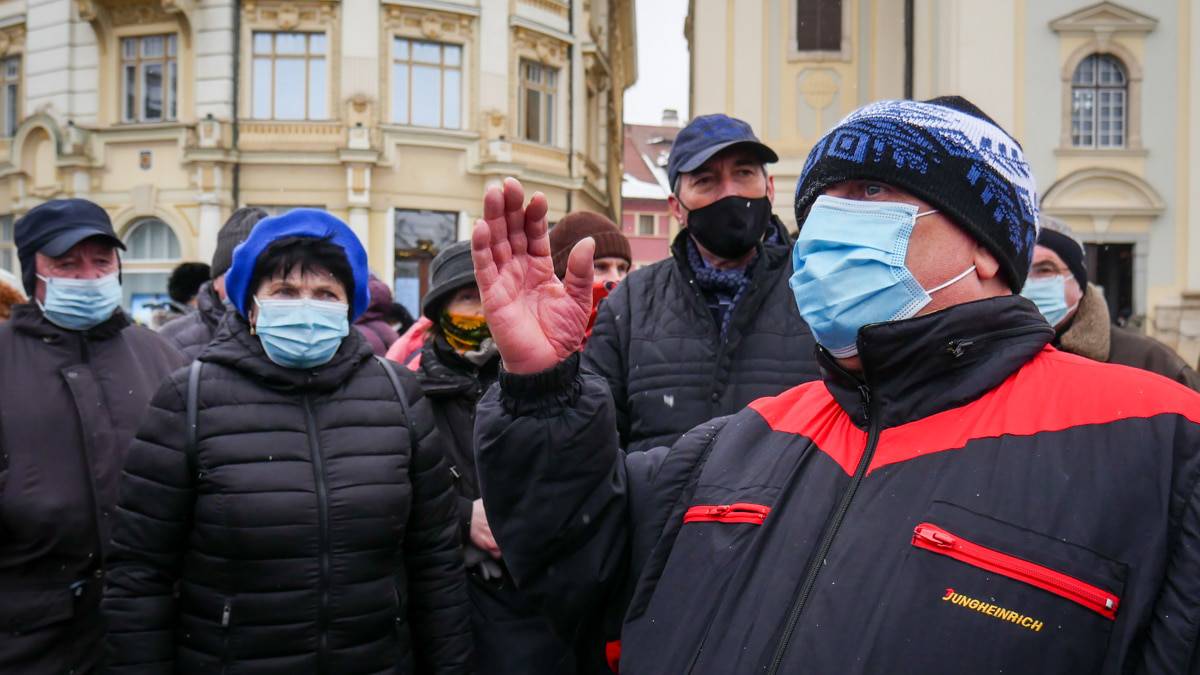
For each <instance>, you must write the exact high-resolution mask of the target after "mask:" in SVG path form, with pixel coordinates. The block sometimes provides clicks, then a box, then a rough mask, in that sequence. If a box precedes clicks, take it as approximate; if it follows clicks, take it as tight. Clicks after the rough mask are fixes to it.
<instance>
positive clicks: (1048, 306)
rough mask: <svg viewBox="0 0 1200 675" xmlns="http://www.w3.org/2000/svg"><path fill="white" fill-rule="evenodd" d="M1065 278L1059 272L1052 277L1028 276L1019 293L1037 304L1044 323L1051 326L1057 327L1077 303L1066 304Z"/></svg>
mask: <svg viewBox="0 0 1200 675" xmlns="http://www.w3.org/2000/svg"><path fill="white" fill-rule="evenodd" d="M1066 284H1067V278H1066V277H1064V276H1062V275H1061V274H1060V275H1058V276H1053V277H1041V278H1037V279H1033V278H1030V279H1029V280H1028V281H1026V282H1025V288H1022V289H1021V295H1023V296H1024V297H1026V298H1028V299H1029V300H1031V301H1032V302H1033V304H1035V305H1037V308H1038V311H1039V312H1041V313H1042V316H1044V317H1046V323H1048V324H1050V327H1051V328H1057V327H1058V324H1060V323H1062V321H1063V319H1065V318H1066V317H1067V314H1070V313H1071V310H1073V309H1075V308H1076V307H1078V306H1079V303H1075V304H1074V305H1072V306H1070V307H1068V306H1067V290H1066Z"/></svg>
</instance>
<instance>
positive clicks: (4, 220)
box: [0, 214, 17, 274]
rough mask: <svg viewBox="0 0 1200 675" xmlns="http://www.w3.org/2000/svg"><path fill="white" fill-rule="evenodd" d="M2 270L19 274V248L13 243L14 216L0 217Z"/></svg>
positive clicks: (0, 262) (0, 266) (0, 263)
mask: <svg viewBox="0 0 1200 675" xmlns="http://www.w3.org/2000/svg"><path fill="white" fill-rule="evenodd" d="M0 269H5V270H8V271H9V272H12V273H13V274H16V273H17V246H16V243H15V242H14V241H13V216H12V214H5V215H3V216H0Z"/></svg>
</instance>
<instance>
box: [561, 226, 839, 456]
mask: <svg viewBox="0 0 1200 675" xmlns="http://www.w3.org/2000/svg"><path fill="white" fill-rule="evenodd" d="M776 228H777V229H779V230H780V232H779V235H778V236H779V238H780V239H781V240H782V241H784V242H786V245H780V244H776V245H771V244H768V245H765V246H763V247H762V248H761V249H760V253H759V255H758V257H757V258H755V260H754V262H753V263H751V265H752V267H751V282H750V283H751V286H750V289H749V290H748V291H747V292H746V294H745V297H743V298H742V299H741V300H740V301H739V302H738V303H737V305H736V306H735V307H734V310H733V311H734V315H733V317H732V320H731V321H730V324H729V329H728V334H727V335H726V337H725V339H724V340H722V339H721V330H720V326H718V325H717V323H716V321H715V320H714V319H713V315H712V312H710V311H709V308H708V305H707V303H706V300H705V299H704V294H703V293H702V292H701V291H700V289H699V288H697V286H696V282H695V275H694V274H693V273H692V268H691V266H690V265H689V264H688V261H687V250H686V244H687V241H686V239H687V236H688V235H687V231H686V230H684V231H683V232H680V233H679V236H677V237H676V238H675V241H674V243H673V244H672V245H671V252H672V257H671V258H669V259H667V260H661V261H659V262H657V263H654V264H653V265H649V266H647V267H644V268H642V269H640V270H637V271H636V272H634V273H633V274H630V275H629V276H628V277H626V279H625V280H624V281H622V282H621V283H620V285H618V286H617V288H616V290H615V291H613V293H612V294H611V295H609V296H608V298H606V299H605V300H604V302H603V303H602V304H601V305H600V311H599V314H598V316H597V318H596V328H595V330H594V331H593V332H592V336H591V338H590V339H589V340H588V343H587V350H586V351H585V352H584V356H583V364H584V367H585V368H587V369H588V370H591V371H593V372H595V373H597V374H598V375H601V376H603V377H604V378H605V379H606V380H608V386H609V388H610V389H611V390H612V395H613V402H614V403H615V404H616V413H617V429H618V430H619V431H620V435H621V444H622V445H623V446H624V447H625V448H626V449H627V450H629V451H634V450H648V449H649V448H652V447H654V446H656V445H664V444H665V445H670V444H671V443H673V442H675V440H676V439H678V438H679V437H680V436H681V435H683V433H684V432H685V431H687V430H688V429H691V428H692V427H694V426H696V425H697V424H700V423H701V422H703V421H705V420H708V419H711V418H713V417H717V416H719V415H728V414H730V413H733V412H736V411H738V410H741V409H742V407H743V406H745V405H746V404H747V403H749V402H751V401H753V400H755V399H757V398H761V397H763V396H773V395H775V394H778V393H780V392H782V391H784V390H786V389H788V388H789V387H793V386H795V385H797V384H800V383H801V382H807V381H809V380H814V379H816V378H817V377H818V373H817V366H816V363H815V361H814V360H813V348H814V343H813V338H812V333H811V332H809V330H808V326H807V325H805V323H804V320H803V319H801V318H800V313H799V312H798V311H797V310H796V302H795V300H794V299H793V297H792V291H791V289H789V288H788V278H789V277H790V276H791V274H792V261H791V246H790V244H791V240H790V239H789V238H788V236H787V233H786V232H784V231H782V226H781V225H779V224H778V223H776Z"/></svg>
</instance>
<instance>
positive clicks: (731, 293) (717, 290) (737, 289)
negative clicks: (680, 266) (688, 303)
mask: <svg viewBox="0 0 1200 675" xmlns="http://www.w3.org/2000/svg"><path fill="white" fill-rule="evenodd" d="M687 255H688V265H689V266H690V267H691V268H692V274H694V275H695V277H696V285H697V286H699V287H700V290H701V291H703V292H704V297H705V298H706V299H707V300H708V309H709V311H710V312H712V315H713V319H715V320H716V322H717V325H719V326H720V327H721V338H722V339H724V337H725V334H726V333H727V332H728V331H729V321H730V319H731V318H732V317H733V309H734V307H736V306H737V303H738V301H740V300H741V299H742V297H743V296H744V295H745V294H746V290H747V289H749V288H750V265H746V266H745V267H742V268H738V269H732V270H722V269H717V268H716V267H713V266H711V265H709V264H708V262H706V261H705V260H704V257H703V256H701V255H700V250H699V249H697V248H696V244H695V242H693V241H692V238H691V237H688V239H687Z"/></svg>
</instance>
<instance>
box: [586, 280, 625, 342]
mask: <svg viewBox="0 0 1200 675" xmlns="http://www.w3.org/2000/svg"><path fill="white" fill-rule="evenodd" d="M616 287H617V282H615V281H597V282H596V283H594V284H592V313H591V315H590V316H589V317H588V324H587V333H586V334H585V337H584V338H583V344H584V345H587V339H588V338H589V337H591V336H592V328H594V327H595V326H596V312H598V311H599V310H600V303H601V302H602V301H603V300H604V299H605V298H607V297H608V294H609V293H611V292H612V290H613V289H614V288H616Z"/></svg>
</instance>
